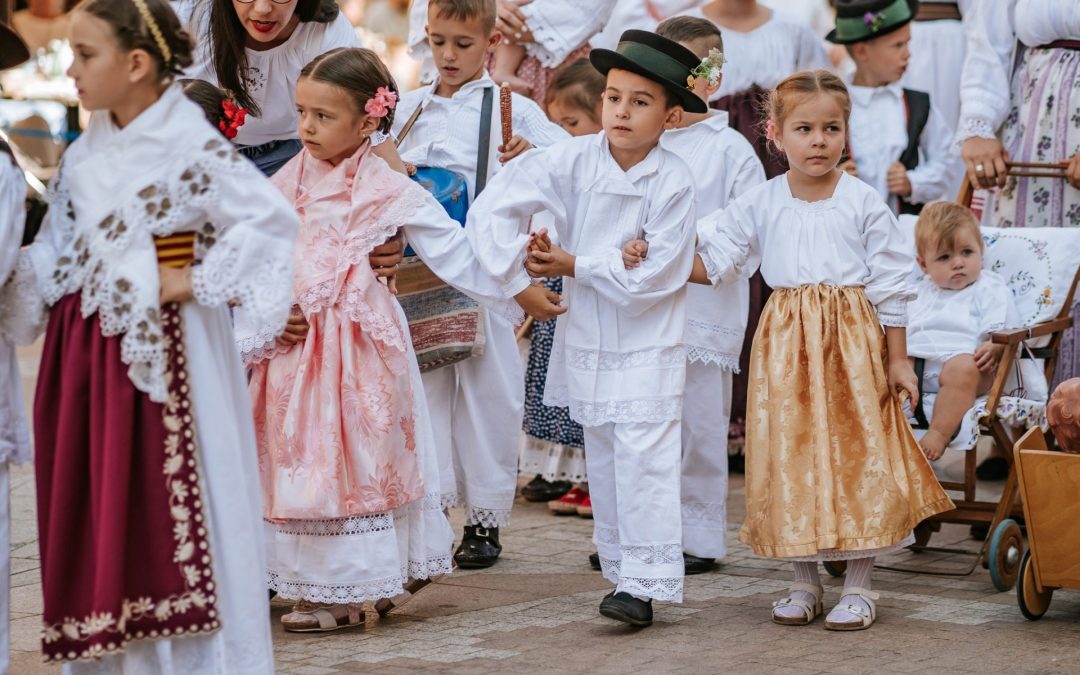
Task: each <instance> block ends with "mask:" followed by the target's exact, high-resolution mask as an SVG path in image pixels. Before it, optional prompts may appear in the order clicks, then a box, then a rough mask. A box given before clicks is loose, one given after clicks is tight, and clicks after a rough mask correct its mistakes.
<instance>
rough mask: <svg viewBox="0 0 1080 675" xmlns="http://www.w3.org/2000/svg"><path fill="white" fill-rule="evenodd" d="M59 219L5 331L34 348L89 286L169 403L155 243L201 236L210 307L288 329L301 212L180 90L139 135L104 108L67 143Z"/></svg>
mask: <svg viewBox="0 0 1080 675" xmlns="http://www.w3.org/2000/svg"><path fill="white" fill-rule="evenodd" d="M49 199H50V209H49V213H48V217H47V219H46V221H45V223H44V224H43V226H42V229H41V232H39V233H38V236H37V239H36V240H35V242H34V244H33V245H32V246H30V247H29V248H27V249H25V250H24V252H23V253H22V254H21V256H20V258H19V262H18V264H17V266H16V272H15V275H14V277H13V278H12V279H11V280H9V281H8V282H7V284H6V285H5V286H4V287H3V290H2V292H0V313H2V314H3V316H5V317H6V318H5V325H4V326H3V329H4V331H5V332H6V334H7V335H8V336H9V337H11V338H13V339H15V340H16V341H18V342H23V343H28V342H31V341H33V340H34V339H35V338H36V337H37V335H38V334H39V333H40V331H41V330H42V328H43V327H44V318H45V308H46V306H47V305H51V304H53V303H55V302H56V301H57V300H59V299H60V298H61V297H63V296H64V295H67V294H68V293H73V292H75V291H82V311H83V315H84V316H89V315H91V314H93V313H94V312H97V313H98V316H99V318H100V320H101V329H102V332H103V333H104V334H105V335H106V336H109V335H117V334H121V335H122V336H123V337H122V342H121V358H122V359H123V361H124V363H126V364H128V367H129V368H128V376H129V377H130V378H131V381H132V383H133V384H134V385H135V387H136V388H137V389H139V390H140V391H143V392H146V393H147V394H148V395H149V396H150V398H151V399H152V400H154V401H159V402H160V401H163V400H164V399H165V395H166V386H165V348H164V332H163V329H162V325H161V320H160V312H159V302H158V294H159V275H158V264H157V252H156V249H155V248H154V240H153V237H154V236H163V235H167V234H173V233H178V232H186V231H195V232H196V234H197V240H196V244H195V264H194V266H193V269H192V274H191V276H192V286H193V290H194V295H195V301H196V302H198V303H200V304H203V305H208V306H213V305H224V304H226V303H229V302H234V301H237V302H239V303H240V304H241V305H243V307H244V310H245V311H246V312H247V313H249V314H250V315H252V316H254V317H256V320H257V322H258V324H259V325H265V326H273V327H275V328H277V329H280V327H281V326H283V325H284V323H285V317H286V315H287V314H288V311H289V307H290V305H291V300H290V298H291V295H292V283H291V278H292V242H293V239H294V237H295V233H296V229H297V227H298V225H299V222H298V220H297V218H296V215H295V214H294V213H293V210H292V207H291V206H290V205H289V203H288V202H287V201H286V200H285V198H284V197H282V196H281V194H280V193H278V192H277V190H275V189H274V188H273V186H272V185H271V184H270V183H269V182H268V181H266V179H265V178H263V176H262V175H261V174H260V173H259V172H258V170H257V169H255V167H254V166H253V165H251V164H250V162H247V161H246V160H244V159H243V158H242V157H240V156H239V155H238V154H237V153H236V151H235V150H234V149H233V148H232V146H231V145H230V144H229V143H228V142H227V141H226V140H225V139H224V138H222V136H221V135H220V134H219V133H218V131H217V130H216V129H214V128H213V127H211V126H210V124H209V123H208V122H207V121H206V118H205V116H204V115H203V112H202V110H201V109H200V108H199V107H198V106H196V105H195V104H194V103H192V102H191V101H189V100H188V99H187V98H186V97H184V95H183V93H182V92H181V90H180V87H179V85H173V86H172V87H170V88H169V89H167V90H166V91H165V93H164V94H162V96H161V98H160V99H159V100H158V101H157V102H156V103H154V104H153V105H151V106H150V107H149V108H147V109H146V110H145V111H144V112H143V113H142V114H140V115H139V116H138V117H137V118H135V119H134V120H132V121H131V122H130V123H129V124H128V125H127V126H126V127H124V128H122V129H121V128H117V127H116V126H115V125H114V124H113V122H112V120H111V119H110V117H109V114H108V113H107V112H103V113H95V114H94V115H93V116H92V117H91V118H90V123H89V125H88V126H87V129H86V131H85V132H84V133H83V134H82V135H81V136H80V137H79V139H78V140H77V141H76V142H75V143H73V144H72V145H71V147H70V148H68V150H67V153H65V155H64V160H63V162H62V164H61V167H60V170H59V172H58V174H57V177H56V178H54V179H53V184H52V186H51V192H50V197H49Z"/></svg>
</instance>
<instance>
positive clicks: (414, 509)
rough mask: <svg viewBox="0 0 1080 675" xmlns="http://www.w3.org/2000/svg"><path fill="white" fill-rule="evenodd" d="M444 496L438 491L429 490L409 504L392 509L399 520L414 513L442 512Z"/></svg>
mask: <svg viewBox="0 0 1080 675" xmlns="http://www.w3.org/2000/svg"><path fill="white" fill-rule="evenodd" d="M442 501H443V496H442V495H441V494H439V493H438V492H428V493H426V494H425V495H424V496H423V497H421V498H420V499H417V500H415V501H411V502H409V503H408V504H405V505H403V506H399V507H397V508H396V509H394V510H393V511H392V513H393V516H394V520H395V521H398V520H401V519H402V518H405V517H408V516H410V515H412V514H414V513H423V512H429V513H440V514H441V513H442V511H443V504H442Z"/></svg>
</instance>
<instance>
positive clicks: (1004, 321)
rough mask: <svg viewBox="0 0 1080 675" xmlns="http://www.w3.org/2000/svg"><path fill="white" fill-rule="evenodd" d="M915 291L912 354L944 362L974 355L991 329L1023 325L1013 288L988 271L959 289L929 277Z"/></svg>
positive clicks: (910, 322) (910, 339)
mask: <svg viewBox="0 0 1080 675" xmlns="http://www.w3.org/2000/svg"><path fill="white" fill-rule="evenodd" d="M915 290H916V292H917V293H918V297H917V298H916V299H915V300H913V301H912V302H910V303H909V304H908V325H907V351H908V356H912V357H919V358H923V359H927V360H931V361H940V362H944V361H948V360H949V359H950V358H952V357H954V356H956V355H957V354H974V353H975V349H976V348H978V346H979V345H981V344H982V343H984V342H986V341H987V340H988V339H990V333H992V332H994V331H999V330H1005V329H1006V328H1011V327H1014V326H1017V325H1018V324H1019V323H1020V318H1019V313H1018V312H1017V310H1016V305H1015V303H1014V302H1013V296H1012V291H1010V290H1009V287H1008V286H1006V285H1005V281H1004V280H1003V279H1002V278H1001V277H1000V276H998V275H997V274H994V273H993V272H990V271H989V270H983V272H982V273H981V274H980V275H979V278H978V279H976V280H975V283H973V284H971V285H969V286H967V287H966V288H962V289H960V290H958V291H954V290H949V289H945V288H939V287H938V286H937V285H936V284H935V283H934V282H933V281H932V280H931V279H930V277H926V278H924V279H923V280H922V281H920V282H919V283H918V285H917V286H916V288H915Z"/></svg>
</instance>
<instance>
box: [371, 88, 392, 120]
mask: <svg viewBox="0 0 1080 675" xmlns="http://www.w3.org/2000/svg"><path fill="white" fill-rule="evenodd" d="M395 107H397V93H396V92H393V91H390V90H389V89H387V88H386V87H379V88H378V89H376V90H375V95H374V96H372V97H371V98H369V99H368V100H367V103H365V104H364V112H366V113H367V114H368V115H369V116H371V117H376V118H377V117H386V113H387V112H389V111H391V110H393V109H394V108H395Z"/></svg>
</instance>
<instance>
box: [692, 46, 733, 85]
mask: <svg viewBox="0 0 1080 675" xmlns="http://www.w3.org/2000/svg"><path fill="white" fill-rule="evenodd" d="M724 63H726V61H724V52H722V51H720V50H719V49H716V48H715V47H714V48H712V49H710V50H709V55H708V56H706V57H705V58H704V59H702V60H701V63H699V64H697V65H696V66H695V67H694V69H693V70H691V71H690V75H689V76H688V77H687V78H686V88H687V89H693V88H694V87H696V86H697V82H698V80H699V79H700V80H706V81H708V83H709V84H710V85H715V84H716V83H718V82H719V81H720V70H721V69H722V68H723V67H724Z"/></svg>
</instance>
